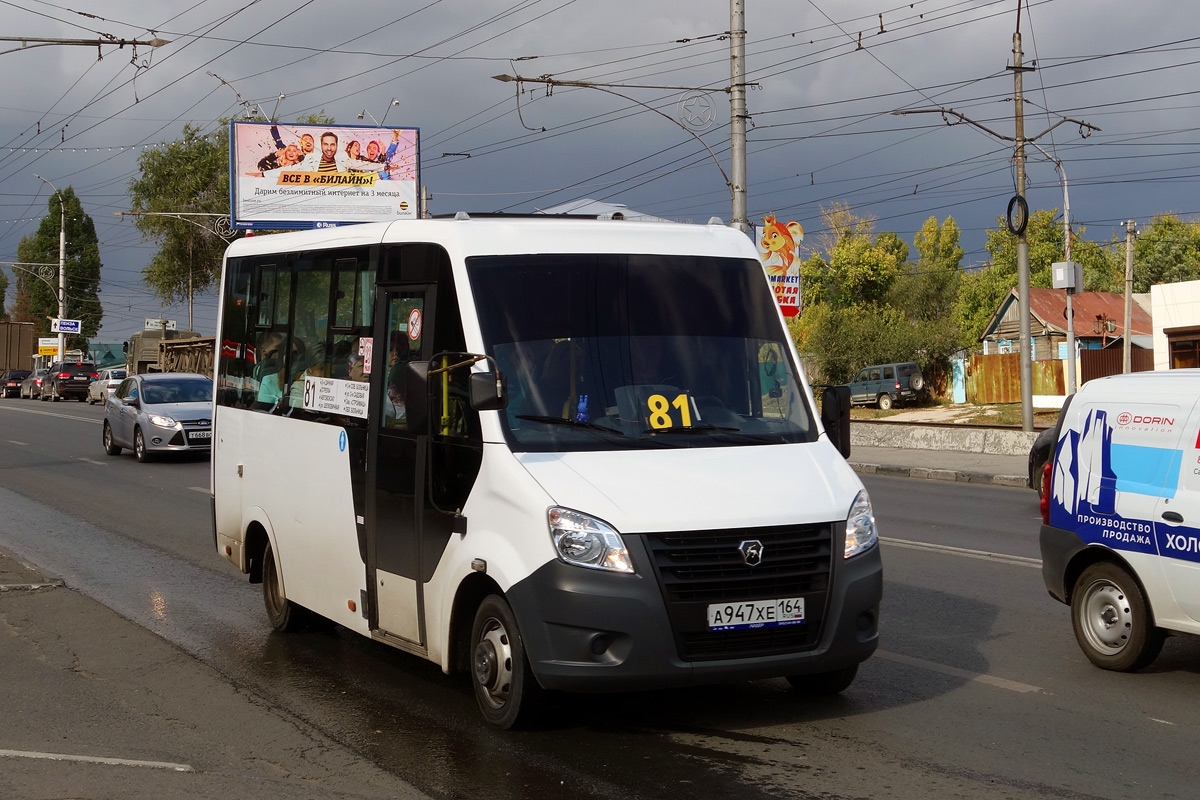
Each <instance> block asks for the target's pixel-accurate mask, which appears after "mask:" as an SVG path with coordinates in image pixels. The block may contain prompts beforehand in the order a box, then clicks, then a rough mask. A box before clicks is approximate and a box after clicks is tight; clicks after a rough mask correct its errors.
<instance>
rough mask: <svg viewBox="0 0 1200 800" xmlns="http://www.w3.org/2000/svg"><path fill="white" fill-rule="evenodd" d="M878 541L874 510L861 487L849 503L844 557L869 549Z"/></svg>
mask: <svg viewBox="0 0 1200 800" xmlns="http://www.w3.org/2000/svg"><path fill="white" fill-rule="evenodd" d="M878 541H879V532H878V530H876V528H875V512H874V511H872V510H871V498H870V497H868V496H867V490H866V489H863V490H862V491H860V492H859V493H858V494H857V495H855V497H854V502H853V503H851V504H850V515H849V516H848V517H846V555H845V557H846V558H850V557H851V556H856V555H858V554H859V553H862V552H865V551H867V550H870V549H871V548H872V547H874V546H875V543H876V542H878Z"/></svg>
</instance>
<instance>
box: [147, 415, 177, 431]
mask: <svg viewBox="0 0 1200 800" xmlns="http://www.w3.org/2000/svg"><path fill="white" fill-rule="evenodd" d="M150 421H151V422H153V423H154V424H155V425H157V426H158V427H160V428H174V427H175V426H176V425H178V424H179V423H178V422H176V421H175V420H173V419H171V418H170V417H164V416H163V415H161V414H151V415H150Z"/></svg>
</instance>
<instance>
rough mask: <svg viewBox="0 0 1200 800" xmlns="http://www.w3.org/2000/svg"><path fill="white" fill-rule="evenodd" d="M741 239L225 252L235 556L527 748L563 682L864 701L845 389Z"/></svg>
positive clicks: (661, 228)
mask: <svg viewBox="0 0 1200 800" xmlns="http://www.w3.org/2000/svg"><path fill="white" fill-rule="evenodd" d="M718 223H719V221H714V222H713V223H710V224H708V225H681V224H665V223H646V222H629V221H613V220H580V219H554V218H540V219H529V218H515V219H514V218H478V219H471V218H470V217H469V216H468V215H466V214H464V213H462V212H460V213H459V214H458V215H456V218H454V219H440V220H405V221H396V222H392V223H370V224H362V225H353V226H346V227H338V228H332V229H321V230H312V231H303V232H297V233H285V234H277V235H268V236H255V237H252V238H246V239H242V240H239V241H237V242H235V243H234V244H232V245H231V246H230V247H229V249H228V252H227V253H226V257H225V264H224V272H223V277H222V284H221V305H220V312H219V314H220V321H219V328H220V330H219V332H218V334H217V341H218V358H217V364H216V368H215V379H216V396H215V401H214V414H213V416H214V442H213V455H212V493H213V498H212V499H213V508H214V518H215V519H214V526H215V540H216V547H217V550H218V552H219V553H221V554H222V555H223V556H224V557H225V558H227V559H228V560H229V561H231V562H232V563H233V564H234V565H235V566H237V567H239V568H240V569H241V570H242V571H243V572H244V573H248V574H249V576H250V580H251V581H252V582H261V583H262V585H263V595H264V599H265V604H266V609H267V615H268V618H269V620H270V622H271V624H272V625H273V626H274V627H275V628H276V629H278V630H280V631H287V630H293V629H296V628H302V627H305V626H306V624H307V623H309V622H311V621H313V619H315V618H318V617H320V618H326V619H328V620H332V621H334V622H336V623H338V624H340V625H343V626H345V627H347V628H350V629H351V630H354V631H357V632H359V633H361V634H363V635H364V636H369V637H371V638H373V639H375V640H377V641H380V642H384V643H386V644H390V645H393V646H395V647H397V648H400V649H401V650H404V651H407V652H409V653H413V654H416V655H419V656H421V657H423V658H426V659H429V660H430V661H433V662H435V663H437V664H440V665H441V667H442V669H443V670H444V671H446V672H447V673H450V672H466V673H467V674H468V675H469V676H470V678H471V681H472V683H473V685H474V691H475V695H476V698H477V700H478V703H479V707H480V709H481V710H482V712H483V715H484V716H485V717H486V718H487V719H488V720H489V721H490V722H492V723H494V724H496V725H499V726H501V727H505V728H507V727H511V726H512V725H514V724H517V723H519V722H522V721H524V720H525V719H526V718H527V717H528V716H529V715H530V714H531V713H532V712H533V711H534V710H535V709H536V707H537V705H538V701H539V700H540V699H542V698H543V694H544V692H546V691H572V692H603V691H618V690H633V689H647V688H655V687H667V686H682V685H691V684H701V683H718V682H728V681H734V680H745V679H759V678H777V677H784V678H786V679H787V680H788V681H789V682H790V683H791V684H792V685H793V686H794V687H796V688H797V689H798V690H802V691H803V690H810V691H819V692H838V691H841V690H843V689H845V688H846V687H847V686H848V685H849V684H850V682H851V681H852V680H853V678H854V676H855V672H856V670H857V667H858V664H859V663H860V662H862V661H863V660H865V659H866V658H868V657H869V656H870V655H871V653H872V652H873V651H874V650H875V647H876V643H877V640H878V622H877V621H878V607H879V601H880V596H881V592H882V566H881V561H880V556H879V548H878V546H877V534H876V528H875V519H874V515H873V512H872V509H871V503H870V500H869V498H868V497H867V493H866V491H865V490H864V489H863V486H862V483H861V482H860V481H859V479H858V477H857V476H856V475H855V473H854V472H853V471H852V470H851V469H850V467H849V466H848V465H847V464H846V461H845V459H844V455H845V454H846V453H848V452H849V450H848V447H849V436H848V433H849V423H848V414H849V411H848V409H849V398H848V395H847V394H846V393H845V391H844V387H830V388H829V389H826V390H825V393H824V401H823V404H822V410H821V412H820V413H818V412H817V411H816V408H817V407H816V404H815V402H814V398H813V395H812V391H811V389H810V388H809V386H808V384H807V383H806V381H805V378H804V375H803V373H802V372H801V370H800V368H799V361H798V358H797V355H796V352H795V349H794V346H793V344H792V341H791V339H790V337H789V336H788V333H787V330H786V326H785V325H784V321H783V317H782V316H781V314H780V311H779V309H778V307H777V305H776V302H775V297H774V293H773V291H772V289H771V286H770V284H769V282H768V280H767V278H766V276H765V273H764V270H763V266H762V263H761V261H760V260H759V258H758V256H757V253H756V252H755V250H754V247H753V245H752V243H751V241H750V239H748V238H747V237H746V235H745V234H742V233H740V232H738V231H736V230H734V229H731V228H728V227H726V226H724V225H721V224H718ZM822 418H824V420H825V423H824V424H822ZM839 448H844V450H843V451H839Z"/></svg>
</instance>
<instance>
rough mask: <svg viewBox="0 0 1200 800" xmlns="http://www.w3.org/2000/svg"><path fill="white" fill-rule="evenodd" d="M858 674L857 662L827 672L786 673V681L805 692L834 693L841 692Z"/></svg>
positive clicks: (847, 687)
mask: <svg viewBox="0 0 1200 800" xmlns="http://www.w3.org/2000/svg"><path fill="white" fill-rule="evenodd" d="M856 675H858V664H851V665H850V666H848V667H842V668H841V669H835V670H830V671H829V672H818V673H816V674H814V675H788V676H787V682H788V683H790V684H791V685H792V688H793V689H795V690H796V691H799V692H805V693H806V694H817V695H835V694H841V693H842V692H844V691H846V690H847V689H849V688H850V684H852V683H854V677H855V676H856Z"/></svg>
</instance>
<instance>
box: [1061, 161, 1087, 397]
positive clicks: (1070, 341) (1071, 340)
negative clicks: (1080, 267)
mask: <svg viewBox="0 0 1200 800" xmlns="http://www.w3.org/2000/svg"><path fill="white" fill-rule="evenodd" d="M1058 174H1059V175H1062V184H1063V241H1064V242H1066V244H1065V245H1064V246H1063V250H1064V251H1065V253H1066V260H1067V264H1070V263H1071V198H1070V197H1069V196H1068V195H1067V171H1066V169H1064V168H1063V165H1062V162H1058ZM1068 268H1069V269H1071V271H1072V272H1074V268H1072V267H1068ZM1072 278H1074V275H1072ZM1079 291H1083V287H1082V286H1076V287H1074V288H1072V289H1067V394H1068V395H1071V394H1074V393H1075V309H1074V308H1073V307H1072V304H1071V298H1072V297H1074V296H1075V293H1076V292H1079Z"/></svg>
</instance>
